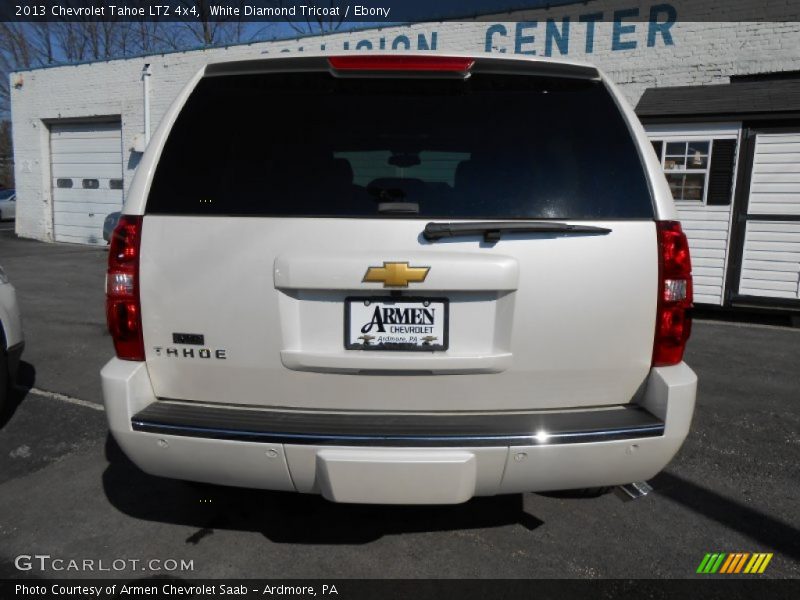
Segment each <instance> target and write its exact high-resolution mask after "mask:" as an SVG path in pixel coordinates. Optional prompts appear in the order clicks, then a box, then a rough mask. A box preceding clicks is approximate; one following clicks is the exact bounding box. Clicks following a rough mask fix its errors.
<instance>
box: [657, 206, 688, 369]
mask: <svg viewBox="0 0 800 600" xmlns="http://www.w3.org/2000/svg"><path fill="white" fill-rule="evenodd" d="M656 231H657V233H658V312H657V315H656V335H655V342H654V344H653V366H654V367H665V366H669V365H676V364H678V363H679V362H681V361H682V360H683V351H684V349H685V348H686V342H687V340H688V339H689V334H690V333H691V331H692V318H691V314H690V309H691V307H692V263H691V260H690V258H689V242H688V240H687V239H686V235H684V233H683V230H682V229H681V224H680V223H678V222H677V221H657V222H656Z"/></svg>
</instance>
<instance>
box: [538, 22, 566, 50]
mask: <svg viewBox="0 0 800 600" xmlns="http://www.w3.org/2000/svg"><path fill="white" fill-rule="evenodd" d="M553 42H555V43H556V46H557V47H558V52H559V54H569V17H564V18H563V19H561V28H560V29H559V27H558V25H557V24H556V22H555V19H547V29H545V38H544V55H545V56H553Z"/></svg>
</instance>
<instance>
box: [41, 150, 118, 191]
mask: <svg viewBox="0 0 800 600" xmlns="http://www.w3.org/2000/svg"><path fill="white" fill-rule="evenodd" d="M117 160H119V152H117ZM52 174H53V179H60V178H69V179H72V180H73V181H72V188H71V189H75V188H80V187H82V182H81V180H82V179H120V178H121V177H122V165H121V164H120V163H119V162H116V163H105V164H104V163H91V162H81V163H69V164H54V165H53V167H52ZM68 189H69V188H68Z"/></svg>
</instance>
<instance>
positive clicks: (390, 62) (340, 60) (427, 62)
mask: <svg viewBox="0 0 800 600" xmlns="http://www.w3.org/2000/svg"><path fill="white" fill-rule="evenodd" d="M328 62H329V63H330V65H331V67H333V68H334V69H336V70H337V71H450V72H458V73H466V72H467V71H469V70H470V69H471V68H472V65H474V64H475V60H474V59H472V58H449V57H446V56H402V55H401V56H382V55H361V56H332V57H330V58H329V59H328Z"/></svg>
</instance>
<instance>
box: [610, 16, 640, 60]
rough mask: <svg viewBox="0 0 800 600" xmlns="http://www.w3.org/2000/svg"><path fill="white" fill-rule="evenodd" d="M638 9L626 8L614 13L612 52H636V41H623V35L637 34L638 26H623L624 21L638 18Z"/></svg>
mask: <svg viewBox="0 0 800 600" xmlns="http://www.w3.org/2000/svg"><path fill="white" fill-rule="evenodd" d="M638 16H639V9H638V8H626V9H624V10H615V11H614V32H613V34H612V36H611V50H613V51H616V50H635V49H636V40H623V39H622V36H623V35H630V34H632V33H636V25H623V24H622V21H623V19H627V18H629V17H631V18H632V17H638Z"/></svg>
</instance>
